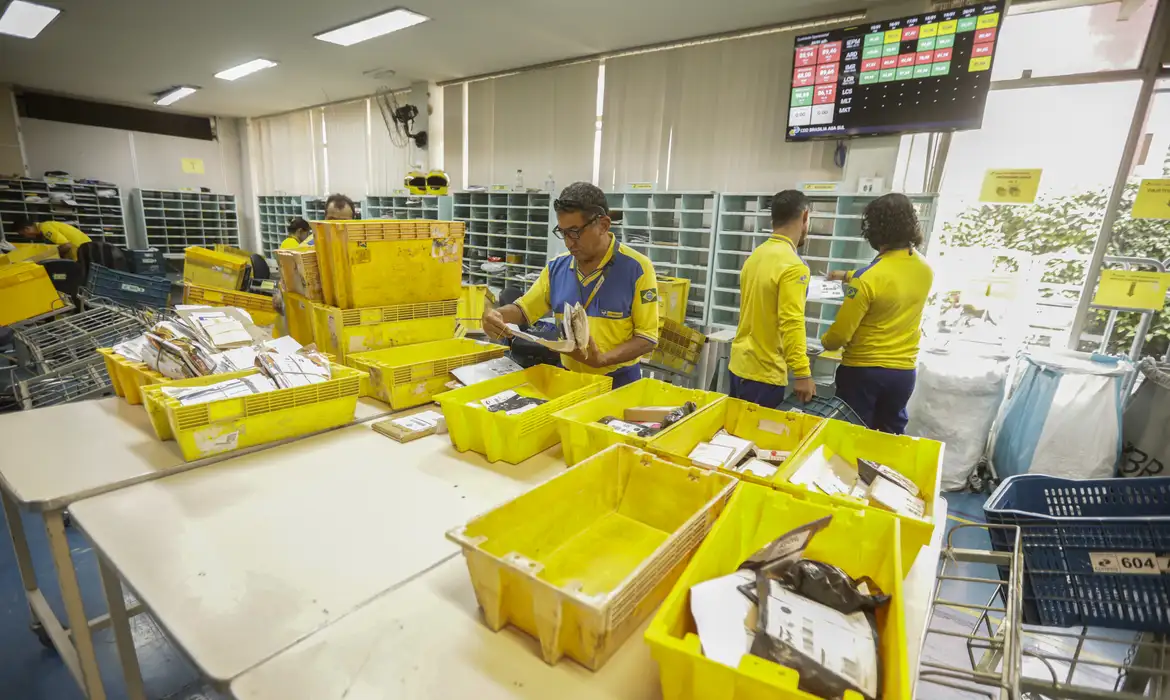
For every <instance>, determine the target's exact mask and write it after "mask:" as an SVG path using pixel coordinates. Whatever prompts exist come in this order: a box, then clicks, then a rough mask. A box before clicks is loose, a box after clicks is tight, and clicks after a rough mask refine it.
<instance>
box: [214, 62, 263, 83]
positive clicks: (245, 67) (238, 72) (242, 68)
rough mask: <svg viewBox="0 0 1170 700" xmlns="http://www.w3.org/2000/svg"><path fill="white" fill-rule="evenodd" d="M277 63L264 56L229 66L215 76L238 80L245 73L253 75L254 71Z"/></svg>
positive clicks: (222, 78)
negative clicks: (232, 66) (233, 66)
mask: <svg viewBox="0 0 1170 700" xmlns="http://www.w3.org/2000/svg"><path fill="white" fill-rule="evenodd" d="M275 65H276V62H275V61H269V60H267V59H264V58H257V59H256V60H254V61H248V62H247V63H241V64H240V65H238V66H236V67H235V68H228V69H227V70H221V71H220V72H218V73H216V74H215V77H217V78H220V79H221V80H238V79H240V78H242V77H244V76H245V75H251V74H252V73H255V72H256V71H258V70H264V69H265V68H271V67H273V66H275Z"/></svg>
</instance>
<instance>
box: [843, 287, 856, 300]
mask: <svg viewBox="0 0 1170 700" xmlns="http://www.w3.org/2000/svg"><path fill="white" fill-rule="evenodd" d="M845 296H846V297H847V298H849V299H852V298H853V297H855V296H857V287H854V286H853V285H849V286H848V287H846V288H845Z"/></svg>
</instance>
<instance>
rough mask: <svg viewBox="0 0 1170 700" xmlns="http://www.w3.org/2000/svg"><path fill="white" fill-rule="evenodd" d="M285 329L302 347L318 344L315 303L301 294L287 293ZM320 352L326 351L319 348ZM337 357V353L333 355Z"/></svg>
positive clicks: (285, 300)
mask: <svg viewBox="0 0 1170 700" xmlns="http://www.w3.org/2000/svg"><path fill="white" fill-rule="evenodd" d="M284 317H285V322H286V323H285V327H286V328H287V329H288V334H289V335H291V336H292V337H293V340H295V341H297V342H298V343H300V344H301V345H308V344H309V343H315V342H316V336H315V335H314V334H313V302H311V301H309V300H308V299H306V298H305V297H303V296H301V295H299V294H293V293H292V292H286V293H285V295H284ZM318 350H322V352H324V350H323V349H322V348H321V347H320V346H318ZM331 354H334V355H336V354H337V353H331Z"/></svg>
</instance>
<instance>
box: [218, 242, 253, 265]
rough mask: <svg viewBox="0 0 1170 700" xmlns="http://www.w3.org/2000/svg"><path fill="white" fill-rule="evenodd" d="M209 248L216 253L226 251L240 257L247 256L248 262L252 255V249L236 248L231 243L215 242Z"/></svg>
mask: <svg viewBox="0 0 1170 700" xmlns="http://www.w3.org/2000/svg"><path fill="white" fill-rule="evenodd" d="M211 249H212V250H214V251H215V252H217V253H227V254H228V255H235V256H236V257H240V258H249V262H250V259H251V257H252V255H253V253H252V251H250V250H244V249H243V248H237V247H235V246H233V245H226V244H224V243H216V244H214V245H212V246H211Z"/></svg>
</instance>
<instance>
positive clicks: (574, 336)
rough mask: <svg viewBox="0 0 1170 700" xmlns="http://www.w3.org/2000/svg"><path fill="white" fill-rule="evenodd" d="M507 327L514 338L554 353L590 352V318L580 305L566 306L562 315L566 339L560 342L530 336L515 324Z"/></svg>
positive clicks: (562, 329) (562, 326)
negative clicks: (540, 346)
mask: <svg viewBox="0 0 1170 700" xmlns="http://www.w3.org/2000/svg"><path fill="white" fill-rule="evenodd" d="M507 325H508V330H510V331H512V335H513V336H515V337H517V338H523V339H525V340H530V341H532V342H534V343H537V344H538V345H543V346H544V347H546V348H548V349H549V350H552V351H553V352H560V353H571V352H573V351H575V350H577V349H581V350H584V351H585V352H588V351H589V317H588V316H586V315H585V309H584V307H582V306H581V304H579V303H577V304H573V305H572V306H569V305H568V304H565V310H564V312H563V313H562V314H561V332H562V333H563V334H564V337H563V338H561V339H560V340H546V339H544V338H541V337H539V336H535V335H529V334H528V333H525V332H524V331H522V330H520V328H519V327H518V326H517V325H516V324H514V323H509V324H507Z"/></svg>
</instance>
